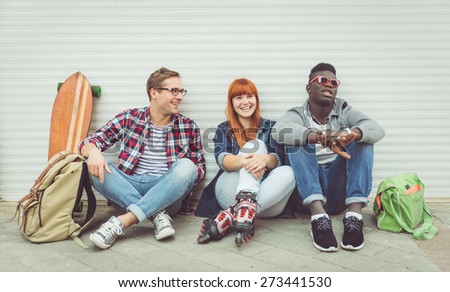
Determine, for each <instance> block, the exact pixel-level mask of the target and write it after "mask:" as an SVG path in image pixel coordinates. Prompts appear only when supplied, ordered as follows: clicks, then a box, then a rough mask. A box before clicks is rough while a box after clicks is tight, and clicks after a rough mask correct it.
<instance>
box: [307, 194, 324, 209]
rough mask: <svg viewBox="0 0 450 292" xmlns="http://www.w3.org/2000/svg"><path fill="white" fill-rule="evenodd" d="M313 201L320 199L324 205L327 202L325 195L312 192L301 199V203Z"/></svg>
mask: <svg viewBox="0 0 450 292" xmlns="http://www.w3.org/2000/svg"><path fill="white" fill-rule="evenodd" d="M313 201H322V203H323V204H324V205H325V204H326V202H327V198H325V196H324V195H322V194H312V195H309V196H307V197H306V198H304V199H303V205H305V206H308V205H309V204H311V203H312V202H313Z"/></svg>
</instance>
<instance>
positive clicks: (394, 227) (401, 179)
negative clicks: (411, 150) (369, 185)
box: [373, 173, 437, 239]
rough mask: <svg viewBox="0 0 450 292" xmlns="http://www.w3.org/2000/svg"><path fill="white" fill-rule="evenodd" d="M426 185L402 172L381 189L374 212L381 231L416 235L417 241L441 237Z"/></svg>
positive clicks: (385, 182)
mask: <svg viewBox="0 0 450 292" xmlns="http://www.w3.org/2000/svg"><path fill="white" fill-rule="evenodd" d="M424 193H425V186H424V184H423V183H422V181H420V179H419V177H418V176H417V174H415V173H402V174H399V175H397V176H394V177H391V178H389V179H385V180H383V181H382V182H381V183H380V185H379V186H378V190H377V195H376V197H375V203H374V204H373V211H374V212H375V215H376V216H377V226H378V228H379V229H381V230H386V231H391V232H401V231H402V230H404V231H406V232H409V233H411V234H412V236H413V238H415V239H432V238H433V237H434V236H435V235H436V234H437V228H436V227H435V226H434V225H433V223H432V222H433V217H432V216H431V213H430V210H429V209H428V205H427V203H426V201H425V196H424Z"/></svg>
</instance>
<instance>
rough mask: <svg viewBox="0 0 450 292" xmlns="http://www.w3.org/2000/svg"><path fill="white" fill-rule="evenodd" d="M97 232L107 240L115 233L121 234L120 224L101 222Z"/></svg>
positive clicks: (114, 235) (115, 234)
mask: <svg viewBox="0 0 450 292" xmlns="http://www.w3.org/2000/svg"><path fill="white" fill-rule="evenodd" d="M97 232H99V233H100V234H101V235H102V236H103V237H104V238H105V239H106V240H107V241H109V240H111V239H113V238H114V237H116V236H117V235H122V234H123V231H122V228H121V227H120V226H118V225H117V224H114V223H113V222H109V221H108V222H105V223H103V224H102V225H101V226H100V228H99V229H98V231H97Z"/></svg>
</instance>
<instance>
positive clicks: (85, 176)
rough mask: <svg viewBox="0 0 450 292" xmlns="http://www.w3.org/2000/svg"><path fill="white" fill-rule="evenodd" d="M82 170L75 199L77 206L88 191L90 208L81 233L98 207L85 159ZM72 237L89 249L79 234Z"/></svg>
mask: <svg viewBox="0 0 450 292" xmlns="http://www.w3.org/2000/svg"><path fill="white" fill-rule="evenodd" d="M82 168H83V169H82V171H81V179H80V184H79V187H78V193H77V199H76V201H75V206H77V205H78V204H79V202H80V200H81V198H82V196H83V190H85V191H86V194H87V198H88V209H87V212H86V218H85V219H84V221H83V223H82V224H81V225H80V227H81V228H80V232H79V233H78V234H80V233H81V232H82V231H83V230H84V228H85V227H86V226H87V225H88V224H89V223H90V222H91V221H92V219H93V218H94V214H95V209H96V208H97V200H96V198H95V195H94V192H93V191H92V184H91V178H90V177H89V171H88V167H87V164H86V162H85V161H83V162H82ZM71 237H72V239H73V240H74V241H75V242H76V243H77V244H78V245H79V246H81V247H82V248H85V249H88V248H89V247H88V246H87V245H86V244H84V243H83V241H81V239H80V238H78V236H74V235H73V234H72V236H71Z"/></svg>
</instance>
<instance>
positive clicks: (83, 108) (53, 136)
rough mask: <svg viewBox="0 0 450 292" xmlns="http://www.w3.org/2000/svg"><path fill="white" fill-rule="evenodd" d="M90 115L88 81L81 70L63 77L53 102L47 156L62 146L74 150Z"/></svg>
mask: <svg viewBox="0 0 450 292" xmlns="http://www.w3.org/2000/svg"><path fill="white" fill-rule="evenodd" d="M58 87H59V86H58ZM91 118H92V89H91V85H90V84H89V82H88V80H87V79H86V77H85V76H84V75H83V74H82V73H81V72H76V73H74V74H72V75H71V76H70V77H69V78H67V79H66V81H64V83H63V84H62V86H61V87H60V88H59V91H58V94H57V95H56V98H55V102H54V104H53V110H52V119H51V123H50V143H49V147H48V159H50V158H51V157H52V156H53V155H55V154H56V153H58V152H60V151H63V150H67V151H70V152H74V153H77V152H78V144H79V143H80V142H81V141H82V140H83V139H85V138H86V136H87V134H88V131H89V126H90V124H91Z"/></svg>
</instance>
